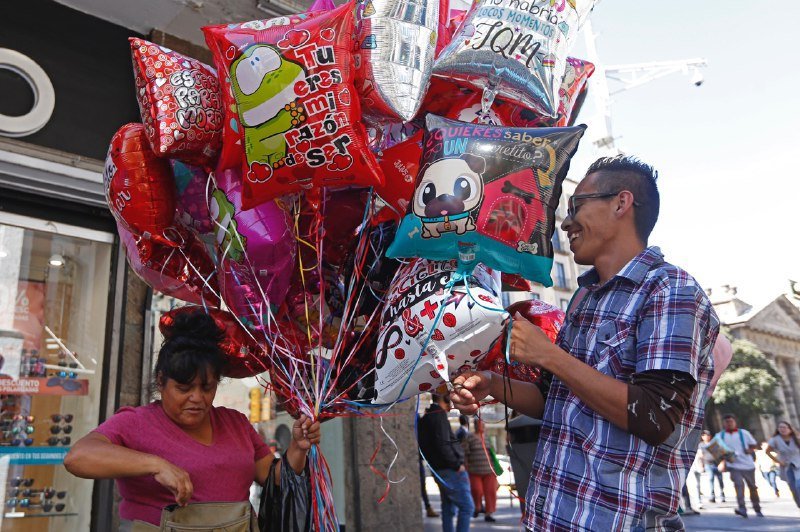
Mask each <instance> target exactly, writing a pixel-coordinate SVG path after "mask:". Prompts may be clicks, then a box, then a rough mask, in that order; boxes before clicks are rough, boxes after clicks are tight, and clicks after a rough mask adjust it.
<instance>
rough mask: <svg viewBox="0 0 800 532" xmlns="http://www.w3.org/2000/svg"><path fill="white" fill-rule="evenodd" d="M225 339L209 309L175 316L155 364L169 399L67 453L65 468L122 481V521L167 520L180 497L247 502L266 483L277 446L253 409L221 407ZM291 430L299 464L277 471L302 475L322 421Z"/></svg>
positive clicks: (127, 413)
mask: <svg viewBox="0 0 800 532" xmlns="http://www.w3.org/2000/svg"><path fill="white" fill-rule="evenodd" d="M221 339H222V332H221V331H220V330H219V328H218V327H217V326H216V324H215V323H214V320H213V319H212V318H211V317H209V316H208V315H206V314H205V313H203V312H202V311H198V312H195V313H185V314H181V315H178V316H176V318H175V323H174V326H173V327H172V330H171V333H170V334H169V336H168V337H167V339H166V340H165V342H164V344H163V345H162V347H161V351H160V352H159V356H158V362H157V363H156V368H155V371H154V374H155V381H156V385H157V387H158V390H159V392H160V394H161V400H160V401H154V402H152V403H150V404H148V405H145V406H139V407H136V408H131V407H124V408H121V409H120V410H119V411H118V412H117V413H116V414H114V415H113V416H111V417H110V418H109V419H108V420H106V421H105V422H104V423H103V424H101V425H100V426H99V427H97V429H95V430H94V431H93V432H91V433H90V434H88V435H87V436H85V437H84V438H82V439H80V440H79V441H78V442H77V443H76V444H75V445H74V446H73V447H72V449H71V450H70V452H69V453H68V454H67V456H66V458H65V460H64V467H66V469H67V470H68V471H69V472H70V473H72V474H73V475H75V476H78V477H82V478H92V479H106V478H113V479H116V481H117V485H118V487H119V492H120V495H121V496H122V501H121V502H120V506H119V513H120V518H121V519H122V520H123V524H122V526H121V528H124V527H126V526H130V525H131V522H132V521H136V520H138V521H145V522H147V523H151V524H153V525H158V524H159V522H160V519H161V511H162V509H163V508H165V507H166V506H170V505H173V504H175V503H177V504H179V505H181V506H183V505H186V504H188V503H193V502H240V501H246V500H248V498H249V489H250V485H251V484H252V483H253V481H256V482H258V483H259V484H261V485H263V484H264V482H265V481H266V479H267V476H268V474H269V470H270V466H271V465H272V462H273V460H275V459H276V458H275V456H274V455H273V454H272V453H271V452H270V449H269V447H268V446H267V445H266V444H264V442H263V441H262V440H261V438H260V437H259V436H258V434H257V433H256V431H255V430H254V429H253V427H252V426H251V425H250V423H249V421H248V419H247V418H246V417H245V416H244V414H242V413H240V412H237V411H235V410H231V409H228V408H223V407H214V406H212V403H213V401H214V396H215V395H216V392H217V384H218V383H219V380H220V372H221V369H222V366H223V363H224V358H223V356H222V353H221V351H220V349H219V342H220V340H221ZM292 436H293V438H292V442H291V444H290V446H289V449H288V450H287V451H286V454H285V461H286V462H288V465H289V466H290V467H288V468H281V463H280V462H279V463H278V464H277V465H276V472H277V476H276V478H281V477H280V475H295V476H299V475H302V474H303V471H304V469H305V465H306V455H307V453H308V450H309V449H310V448H311V445H312V444H316V443H319V441H320V427H319V423H318V422H315V423H311V421H310V420H309V419H308V418H306V417H305V416H303V417H301V418H300V419H299V420H297V421H295V423H294V426H293V428H292ZM276 483H277V482H276ZM295 484H296V485H302V486H305V485H306V484H305V482H303V483H295ZM126 521H127V522H126Z"/></svg>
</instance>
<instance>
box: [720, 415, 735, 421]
mask: <svg viewBox="0 0 800 532" xmlns="http://www.w3.org/2000/svg"><path fill="white" fill-rule="evenodd" d="M722 419H732V420H734V421H739V420H738V419H736V416H734V415H733V414H725V415H724V416H722Z"/></svg>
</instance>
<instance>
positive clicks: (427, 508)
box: [417, 454, 439, 517]
mask: <svg viewBox="0 0 800 532" xmlns="http://www.w3.org/2000/svg"><path fill="white" fill-rule="evenodd" d="M417 459H418V460H419V489H420V491H421V492H422V503H423V504H424V505H425V516H426V517H439V512H437V511H436V510H434V509H433V506H431V501H430V499H428V488H427V487H426V486H425V466H424V465H423V463H422V455H420V454H418V455H417Z"/></svg>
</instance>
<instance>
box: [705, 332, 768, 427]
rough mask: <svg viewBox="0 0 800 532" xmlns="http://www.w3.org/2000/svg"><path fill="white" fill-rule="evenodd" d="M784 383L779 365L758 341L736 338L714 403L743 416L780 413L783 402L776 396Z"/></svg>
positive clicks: (725, 410) (742, 417) (722, 408)
mask: <svg viewBox="0 0 800 532" xmlns="http://www.w3.org/2000/svg"><path fill="white" fill-rule="evenodd" d="M780 383H781V377H780V374H779V373H778V371H777V370H776V369H775V366H773V364H772V362H770V361H769V359H767V357H766V356H765V355H764V353H762V352H761V350H760V349H758V347H756V345H755V344H753V343H751V342H748V341H746V340H735V341H734V342H733V358H732V359H731V364H730V366H728V369H726V370H725V372H724V373H723V374H722V377H720V379H719V382H718V383H717V388H716V389H715V390H714V396H713V398H714V403H715V404H716V405H717V406H718V407H719V408H720V409H721V410H722V411H724V412H732V413H734V414H736V415H737V416H738V417H739V418H740V419H747V418H750V417H751V416H754V415H756V414H774V415H780V414H781V413H782V412H781V409H780V404H779V403H778V401H777V399H776V397H775V393H776V391H777V388H778V386H779V385H780Z"/></svg>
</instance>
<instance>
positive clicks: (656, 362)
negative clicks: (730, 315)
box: [636, 279, 719, 381]
mask: <svg viewBox="0 0 800 532" xmlns="http://www.w3.org/2000/svg"><path fill="white" fill-rule="evenodd" d="M718 333H719V320H718V319H717V316H716V313H715V312H714V309H713V308H712V306H711V303H710V301H709V300H708V298H707V297H706V295H705V293H704V292H703V291H702V289H701V288H700V287H699V286H697V285H696V284H694V283H693V282H689V283H680V284H674V283H671V282H669V281H668V280H667V279H662V280H661V281H659V282H658V283H657V284H656V287H655V289H654V290H653V292H652V293H651V294H650V296H649V297H648V299H647V301H646V302H645V304H644V308H643V309H642V313H641V320H640V321H639V324H638V326H637V333H636V339H637V340H636V341H637V343H636V371H637V372H644V371H650V370H664V369H666V370H672V371H680V372H684V373H688V374H689V375H691V376H692V378H694V379H695V381H699V380H700V379H699V371H700V364H701V363H702V364H703V365H705V366H707V367H708V369H709V370H713V368H712V365H713V359H712V357H711V356H709V353H710V350H711V346H713V344H714V341H715V340H716V338H717V334H718Z"/></svg>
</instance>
